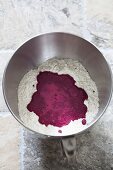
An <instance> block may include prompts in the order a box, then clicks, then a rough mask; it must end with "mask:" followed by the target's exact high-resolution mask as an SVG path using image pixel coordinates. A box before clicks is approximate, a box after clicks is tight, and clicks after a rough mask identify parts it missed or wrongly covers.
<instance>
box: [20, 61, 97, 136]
mask: <svg viewBox="0 0 113 170" xmlns="http://www.w3.org/2000/svg"><path fill="white" fill-rule="evenodd" d="M40 71H52V72H54V73H55V72H56V73H58V74H69V75H70V76H72V77H73V78H74V80H75V81H76V85H77V86H78V87H81V88H83V89H84V90H85V91H86V93H87V94H88V100H87V101H85V102H84V103H85V104H86V106H87V110H88V111H87V113H86V121H87V125H88V124H90V123H91V121H92V120H93V118H94V117H95V116H96V114H97V113H98V108H99V98H98V91H97V87H96V84H95V82H94V81H93V80H92V79H91V78H90V76H89V73H88V72H87V70H86V69H85V68H84V67H83V66H82V65H81V64H80V63H79V62H78V61H75V60H72V59H64V60H63V59H60V60H59V59H55V58H54V59H50V60H48V61H46V62H45V63H43V64H42V65H40V66H39V67H38V69H35V70H31V71H29V72H28V73H27V74H25V75H24V77H23V78H22V80H21V82H20V84H19V88H18V109H19V114H20V117H21V120H22V121H23V122H24V124H25V125H26V126H27V127H29V128H31V129H32V130H34V131H37V132H39V133H42V134H47V135H52V136H60V135H70V134H73V133H77V132H79V131H80V130H82V129H85V128H86V125H82V119H79V120H75V121H71V122H70V123H69V124H68V125H66V126H63V127H61V128H58V127H55V126H52V125H48V126H47V127H46V126H45V125H42V124H40V123H39V121H38V118H39V117H38V116H37V115H36V114H35V113H33V112H29V111H28V110H27V108H26V106H27V105H28V103H29V102H30V101H31V97H32V95H33V93H34V92H35V91H36V84H37V80H36V77H37V75H38V74H39V72H40ZM33 85H34V86H33ZM58 130H62V133H59V132H58Z"/></svg>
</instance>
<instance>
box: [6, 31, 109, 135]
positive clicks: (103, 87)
mask: <svg viewBox="0 0 113 170" xmlns="http://www.w3.org/2000/svg"><path fill="white" fill-rule="evenodd" d="M55 56H57V57H59V58H72V59H75V60H78V61H80V62H81V63H82V64H83V66H84V67H85V68H86V69H87V70H88V72H89V74H90V76H91V78H92V79H93V80H94V81H95V83H96V85H97V88H98V92H99V102H100V107H99V112H98V113H97V115H96V117H95V119H94V120H93V121H92V122H91V123H90V125H88V126H87V127H86V129H87V128H89V127H90V126H92V125H93V124H94V123H95V122H96V121H97V120H98V119H99V118H100V117H101V116H102V114H103V113H104V112H105V110H106V108H107V106H108V104H109V101H110V98H111V94H112V75H111V71H110V68H109V66H108V63H107V62H106V60H105V58H104V57H103V55H102V54H101V52H100V51H99V50H98V49H97V48H96V47H95V46H94V45H92V44H91V43H89V42H88V41H86V40H84V39H83V38H80V37H78V36H75V35H72V34H67V33H56V32H55V33H48V34H43V35H40V36H37V37H35V38H32V39H31V40H29V41H27V42H26V43H25V44H23V45H22V46H21V47H20V48H19V49H18V50H17V51H16V52H15V53H14V55H13V56H12V58H11V60H10V61H9V63H8V65H7V67H6V69H5V72H4V77H3V92H4V97H5V101H6V104H7V106H8V108H9V110H10V112H11V113H12V114H13V116H14V117H15V118H16V119H17V120H18V121H19V122H20V123H21V124H22V125H24V122H22V121H21V119H20V116H19V112H18V97H17V89H18V85H19V82H20V80H21V79H22V77H23V76H24V74H26V73H27V72H28V71H29V70H30V69H33V68H35V67H37V66H38V65H39V64H41V63H42V62H44V61H46V60H48V59H50V58H52V57H55ZM24 126H25V125H24ZM27 128H28V129H29V127H27ZM86 129H85V130H86ZM81 132H82V131H80V132H79V133H81ZM75 134H76V132H75ZM70 135H72V133H71V131H70Z"/></svg>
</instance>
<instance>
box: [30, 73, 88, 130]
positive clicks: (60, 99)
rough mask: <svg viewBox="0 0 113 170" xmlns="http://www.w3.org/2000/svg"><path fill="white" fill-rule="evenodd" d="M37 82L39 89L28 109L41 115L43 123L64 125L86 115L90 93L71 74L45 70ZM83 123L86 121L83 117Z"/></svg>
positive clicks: (40, 119) (46, 124)
mask: <svg viewBox="0 0 113 170" xmlns="http://www.w3.org/2000/svg"><path fill="white" fill-rule="evenodd" d="M37 82H38V83H37V91H36V92H35V93H34V94H33V96H32V99H31V102H30V103H29V104H28V105H27V109H28V110H29V111H30V112H32V111H33V112H34V113H35V114H36V115H37V116H39V122H40V123H41V124H44V125H45V126H48V125H53V126H57V127H62V126H65V125H68V124H69V123H70V121H71V120H72V121H74V120H78V119H80V118H85V117H86V112H87V107H86V105H85V104H84V100H86V99H88V95H87V93H86V92H85V91H84V90H83V89H82V88H78V87H77V86H76V85H75V80H74V79H73V78H72V77H71V76H70V75H67V74H62V75H58V74H57V73H53V72H49V71H44V72H40V73H39V75H38V76H37ZM82 123H83V124H85V123H86V121H85V120H84V119H83V122H82Z"/></svg>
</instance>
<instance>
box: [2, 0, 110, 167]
mask: <svg viewBox="0 0 113 170" xmlns="http://www.w3.org/2000/svg"><path fill="white" fill-rule="evenodd" d="M112 9H113V1H112V0H107V1H103V0H63V1H62V0H0V28H1V29H0V169H1V170H13V169H15V170H57V169H59V170H71V169H74V170H75V169H76V170H85V169H87V170H112V169H113V135H112V134H113V109H112V107H113V98H112V100H111V103H110V104H109V107H108V109H107V111H106V113H105V114H104V116H103V117H102V118H101V119H100V120H99V121H98V122H97V123H96V124H95V126H94V127H93V128H92V129H90V131H88V132H87V133H85V134H82V135H79V136H77V161H76V162H75V163H74V164H73V165H72V166H70V165H69V164H68V163H67V160H66V158H65V157H64V155H63V152H62V149H61V143H60V139H57V140H56V139H51V138H47V137H43V138H42V139H41V138H39V136H37V134H36V133H32V132H30V131H27V130H26V129H24V128H22V127H20V126H19V124H18V123H17V122H16V120H14V118H13V117H12V116H11V114H10V113H9V111H8V109H7V107H6V104H5V102H4V99H3V94H2V77H3V71H4V69H5V66H6V64H7V62H8V60H9V59H10V58H11V56H12V54H13V53H14V52H15V50H16V49H17V48H18V47H19V46H20V45H21V44H22V43H24V42H25V41H27V40H28V39H30V38H32V37H34V36H36V35H39V34H40V33H46V32H51V31H63V32H69V33H73V34H76V35H79V36H82V37H84V38H85V39H87V40H89V41H90V42H92V43H93V44H94V45H96V46H97V48H99V49H100V51H101V52H102V53H103V55H104V56H105V58H106V60H107V61H108V63H109V64H110V67H111V69H112V72H113V13H112ZM6 146H7V149H6Z"/></svg>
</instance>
